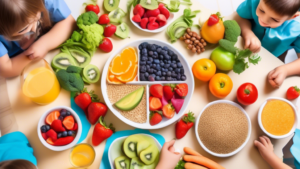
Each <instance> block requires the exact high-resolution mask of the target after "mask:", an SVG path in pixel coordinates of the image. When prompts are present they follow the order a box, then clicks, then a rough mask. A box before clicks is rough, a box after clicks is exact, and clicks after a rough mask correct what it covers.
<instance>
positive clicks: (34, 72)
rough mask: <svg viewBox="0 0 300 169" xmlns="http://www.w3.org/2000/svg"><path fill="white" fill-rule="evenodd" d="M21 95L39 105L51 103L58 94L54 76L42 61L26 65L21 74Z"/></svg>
mask: <svg viewBox="0 0 300 169" xmlns="http://www.w3.org/2000/svg"><path fill="white" fill-rule="evenodd" d="M21 87H22V91H23V94H24V95H25V96H27V97H29V98H30V99H31V100H32V101H33V102H35V103H37V104H41V105H45V104H49V103H51V102H53V101H54V100H55V99H56V98H57V96H58V95H59V92H60V85H59V82H58V80H57V78H56V75H55V73H54V71H53V70H52V68H51V67H50V65H49V64H48V62H47V61H46V60H44V59H42V60H39V61H35V62H32V63H30V64H29V65H27V66H26V67H25V68H24V70H23V71H22V74H21Z"/></svg>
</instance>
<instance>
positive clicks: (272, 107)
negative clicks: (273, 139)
mask: <svg viewBox="0 0 300 169" xmlns="http://www.w3.org/2000/svg"><path fill="white" fill-rule="evenodd" d="M261 121H262V124H263V126H264V128H265V130H266V131H267V132H269V133H270V134H273V135H276V136H282V135H285V134H287V133H289V132H290V131H291V129H292V128H293V126H294V123H295V112H294V109H293V108H292V107H291V105H289V104H288V103H286V102H285V101H281V100H270V101H268V102H267V104H266V105H265V107H264V109H263V111H262V114H261Z"/></svg>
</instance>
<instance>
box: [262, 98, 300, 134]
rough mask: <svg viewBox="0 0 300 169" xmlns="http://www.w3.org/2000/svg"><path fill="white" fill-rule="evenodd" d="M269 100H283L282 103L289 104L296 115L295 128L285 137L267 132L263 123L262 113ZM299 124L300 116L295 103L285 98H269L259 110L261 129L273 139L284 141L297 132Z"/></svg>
mask: <svg viewBox="0 0 300 169" xmlns="http://www.w3.org/2000/svg"><path fill="white" fill-rule="evenodd" d="M269 100H281V101H284V102H286V103H288V104H289V105H290V106H291V107H292V108H293V110H294V113H295V123H294V126H293V128H292V129H291V131H290V132H289V133H287V134H285V135H282V136H275V135H273V134H271V133H269V132H267V131H266V130H265V128H264V126H263V124H262V122H261V114H262V111H263V109H264V107H265V105H266V104H267V102H268V101H269ZM297 123H298V116H297V110H296V108H295V106H294V105H293V103H291V102H290V101H288V100H286V99H283V98H279V97H269V98H268V99H267V100H266V101H265V102H264V103H263V104H262V105H261V106H260V109H259V112H258V124H259V127H260V128H261V129H262V131H264V133H266V134H267V135H268V136H269V137H271V138H274V139H283V138H287V137H289V136H291V135H292V134H293V133H294V132H295V130H296V127H297Z"/></svg>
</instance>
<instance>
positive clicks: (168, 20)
mask: <svg viewBox="0 0 300 169" xmlns="http://www.w3.org/2000/svg"><path fill="white" fill-rule="evenodd" d="M133 9H134V7H131V11H130V21H131V23H132V24H133V25H134V26H136V27H137V28H138V29H140V30H142V31H144V32H150V33H159V32H161V31H163V30H165V29H166V28H167V27H168V26H169V25H170V24H171V23H172V22H173V20H174V13H172V12H170V17H169V18H168V19H167V24H166V25H165V26H162V27H160V28H158V29H155V30H149V29H143V28H141V26H140V24H139V23H136V22H134V21H133V20H132V17H133V16H134V15H133Z"/></svg>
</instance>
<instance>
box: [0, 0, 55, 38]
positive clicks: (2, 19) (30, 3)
mask: <svg viewBox="0 0 300 169" xmlns="http://www.w3.org/2000/svg"><path fill="white" fill-rule="evenodd" d="M38 12H42V18H41V24H42V27H43V28H47V27H51V22H50V18H49V13H48V11H47V9H46V8H45V5H44V1H43V0H0V35H3V36H4V37H7V38H11V37H12V35H13V34H14V33H15V32H17V31H19V30H21V29H22V28H24V27H25V26H26V25H28V24H29V21H30V19H32V18H35V17H36V16H37V13H38Z"/></svg>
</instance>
